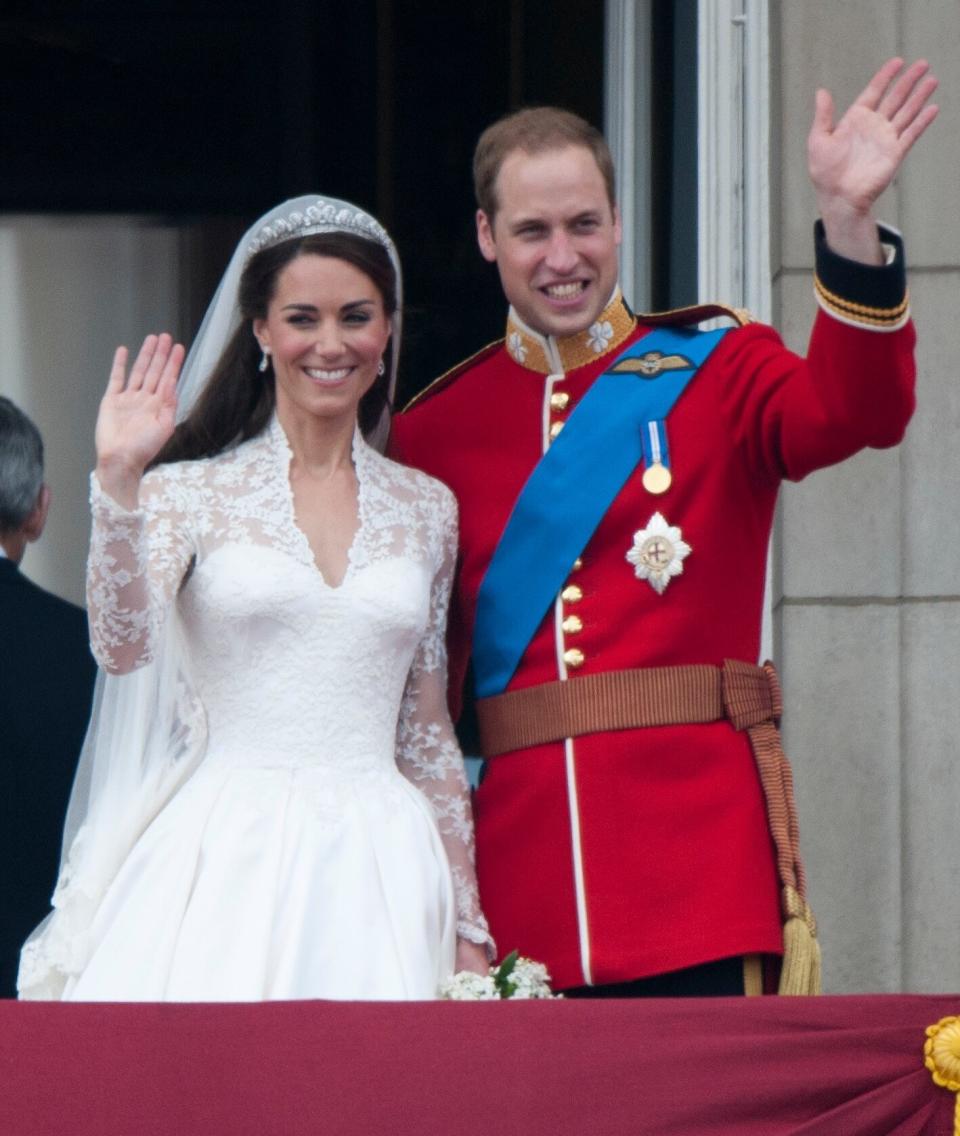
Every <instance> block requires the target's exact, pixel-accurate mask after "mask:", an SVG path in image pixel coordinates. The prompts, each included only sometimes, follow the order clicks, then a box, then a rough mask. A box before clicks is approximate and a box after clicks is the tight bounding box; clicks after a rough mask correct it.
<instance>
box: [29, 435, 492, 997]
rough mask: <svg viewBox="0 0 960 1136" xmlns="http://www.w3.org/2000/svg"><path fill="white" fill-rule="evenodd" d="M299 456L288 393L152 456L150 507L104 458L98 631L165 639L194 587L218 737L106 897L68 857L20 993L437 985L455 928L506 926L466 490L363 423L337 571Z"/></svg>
mask: <svg viewBox="0 0 960 1136" xmlns="http://www.w3.org/2000/svg"><path fill="white" fill-rule="evenodd" d="M290 459H291V454H290V450H289V447H288V445H287V442H286V437H285V435H284V433H283V430H282V428H281V426H280V425H279V423H278V422H277V420H276V419H274V420H273V421H272V423H271V424H270V426H269V427H268V428H267V430H265V431H264V432H263V433H262V434H261V435H259V436H258V437H257V438H255V439H253V440H251V441H248V442H246V443H244V444H242V445H240V446H238V447H237V448H236V449H234V450H232V451H229V452H228V453H226V454H221V455H219V456H218V457H216V458H212V459H208V460H203V461H194V462H183V463H178V464H175V465H167V466H162V467H160V468H158V469H157V470H155V471H153V472H151V473H150V474H148V475H147V477H146V478H145V479H144V481H143V484H142V490H141V507H140V509H139V510H138V511H136V512H132V513H131V512H126V511H125V510H123V509H122V508H121V507H120V506H118V505H117V504H116V503H115V502H113V501H112V500H111V499H110V498H108V497H107V496H106V495H105V494H104V493H103V492H102V491H101V490H100V489H99V487H98V486H97V483H96V480H95V479H94V482H93V493H92V496H93V516H94V531H93V540H92V543H91V555H90V564H89V567H88V599H89V602H90V605H91V633H92V640H93V647H94V650H95V653H96V654H97V656H98V659H99V661H100V662H101V664H102V665H106V666H107V667H108V669H112V670H121V671H127V670H130V669H131V667H132V666H134V664H135V665H136V667H140V666H142V665H144V664H147V663H149V662H150V660H151V658H152V655H153V652H154V648H155V645H156V644H157V643H158V642H160V641H161V639H162V636H163V635H164V634H165V630H164V629H165V627H166V626H167V624H168V623H169V622H170V615H171V612H173V611H174V609H175V621H176V623H177V625H178V627H179V635H180V639H181V642H182V655H183V657H184V659H185V660H186V662H187V664H188V666H189V674H190V680H191V689H192V694H191V698H192V705H193V706H194V710H193V711H192V712H191V711H188V712H186V713H181V717H182V718H183V719H184V720H187V719H189V717H190V714H191V713H193V715H194V717H198V718H200V720H201V726H199V727H198V726H196V724H194V727H192V732H193V733H194V734H200V735H201V736H202V738H203V741H202V743H201V744H200V745H199V746H198V747H195V748H198V750H199V755H198V757H197V759H196V761H195V763H194V764H193V765H192V766H191V768H190V771H189V773H188V775H186V776H183V775H182V773H181V774H180V775H179V776H178V778H175V779H174V781H173V784H174V788H173V789H172V791H170V790H165V789H159V790H157V789H151V790H150V792H151V793H152V794H153V795H154V797H155V799H154V801H153V803H152V804H151V805H150V806H149V807H148V808H147V810H146V814H145V815H144V816H143V818H142V820H140V821H138V822H137V823H136V824H135V826H134V829H135V831H134V832H133V833H132V834H131V835H130V837H129V839H128V840H127V842H126V844H127V846H126V847H125V848H124V850H123V854H122V856H117V857H116V870H115V871H112V870H111V872H110V878H109V880H106V879H105V880H104V881H103V886H102V888H100V889H99V891H100V892H101V894H97V895H95V896H94V897H93V900H92V901H91V899H90V896H89V893H90V891H91V890H95V889H93V888H91V886H90V885H89V884H87V885H86V886H85V889H84V890H85V892H86V893H87V894H86V896H85V897H84V902H83V903H78V902H77V899H76V896H75V895H74V894H73V892H75V891H76V890H77V885H76V881H75V879H74V876H75V875H77V874H78V873H77V872H75V871H74V870H73V869H72V868H71V864H70V860H69V859H68V861H67V865H66V867H65V870H64V873H63V876H62V879H61V883H60V885H59V886H58V893H57V895H56V896H55V907H56V908H57V909H58V910H55V912H54V915H53V917H52V919H51V920H50V921H48V923H47V924H45V925H42V927H41V930H40V932H39V934H38V935H36V936H35V937H34V939H33V940H31V942H30V943H28V945H27V947H26V948H25V949H24V955H23V962H22V965H21V978H20V981H21V996H22V997H62V998H66V999H74V1000H85V1001H97V1000H111V1001H194V1000H200V1001H235V1000H236V1001H244V1000H261V999H275V998H348V999H407V998H433V997H435V996H436V992H437V986H438V983H439V982H441V981H442V980H443V979H445V978H446V977H448V976H449V975H450V973H451V972H452V970H453V965H454V951H455V943H456V936H457V934H458V933H459V934H461V935H463V936H465V937H467V938H469V939H471V940H472V941H475V942H479V943H483V942H485V941H486V940H487V929H486V924H485V923H484V920H483V916H482V914H481V912H480V909H479V904H478V900H477V892H476V883H475V877H474V870H473V829H472V821H471V817H470V805H469V796H468V790H467V785H466V781H465V778H464V774H463V762H462V757H461V755H460V752H459V749H458V747H457V745H456V741H455V739H454V736H453V733H452V730H451V727H450V723H449V719H448V717H447V712H446V701H445V695H446V691H445V684H446V659H445V651H444V643H443V639H444V624H445V618H446V610H447V603H448V597H449V591H450V584H451V577H452V574H453V568H454V562H455V556H456V519H455V505H454V503H453V498H452V495H451V494H450V492H449V491H448V490H447V489H446V488H445V487H443V486H442V485H440V484H439V483H438V482H436V481H433V480H432V479H430V478H428V477H426V476H425V475H424V474H421V473H418V472H416V471H413V470H410V469H406V468H403V467H401V466H398V465H396V464H395V463H393V462H391V461H389V460H388V459H386V458H384V457H382V456H381V455H380V454H379V453H377V452H376V451H374V450H373V449H371V448H370V447H369V446H367V445H366V443H365V442H364V441H363V440H362V439H361V437H360V435H359V432H357V434H356V436H355V440H354V461H355V465H356V471H357V478H358V482H359V521H360V523H359V528H358V531H357V534H356V536H355V538H354V541H353V545H352V547H351V549H350V554H349V565H348V568H347V572H346V576H345V577H344V579H343V581H342V583H340V584H339V585H338V586H335V587H333V586H330V585H329V584H328V583H326V582H325V581H324V579H323V577H322V575H321V573H320V571H319V570H318V569H317V567H316V565H315V563H314V560H313V556H312V553H311V550H310V547H309V544H308V542H307V540H306V537H305V535H304V534H303V532H302V531H301V530H300V529H299V528H298V526H297V524H296V520H295V517H294V511H293V497H292V493H291V490H290V485H289V464H290ZM112 681H115V682H119V683H124V682H127V681H128V677H127V676H125V677H123V678H121V679H119V680H112ZM200 709H202V716H201V715H199V714H198V711H199V710H200ZM204 719H205V722H204V721H203V720H204ZM160 783H161V782H158V784H160ZM100 814H101V815H100V816H99V819H98V818H97V816H96V815H95V814H91V819H90V821H89V824H90V825H93V824H100V825H103V824H104V823H107V824H109V823H110V820H109V818H107V819H106V820H105V818H104V816H103V815H102V814H103V809H101V810H100ZM117 823H118V824H121V822H120V821H119V820H118V821H117ZM128 827H129V826H128ZM93 835H94V836H95V835H96V834H93ZM90 836H91V834H90V833H89V832H86V831H85V830H84V829H81V831H80V834H79V837H78V840H77V842H76V846H77V847H78V848H79V849H80V852H82V851H83V847H84V843H85V841H89V840H90ZM80 852H78V859H79V860H80V861H81V862H82V856H81V855H80ZM107 860H108V861H109V857H107ZM88 874H89V873H88ZM59 909H62V911H61V910H59ZM81 909H82V914H81V916H80V917H79V918H78V915H77V911H78V910H81ZM58 917H60V919H59V922H60V925H59V926H58Z"/></svg>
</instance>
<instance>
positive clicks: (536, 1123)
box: [0, 995, 960, 1136]
mask: <svg viewBox="0 0 960 1136" xmlns="http://www.w3.org/2000/svg"><path fill="white" fill-rule="evenodd" d="M957 1014H960V995H956V996H947V995H943V996H879V995H877V996H870V997H823V998H758V999H725V998H724V999H697V1000H662V1001H646V1002H630V1001H602V1002H583V1001H578V1002H552V1003H531V1002H527V1003H478V1004H465V1003H413V1004H410V1003H406V1004H384V1003H368V1004H358V1003H333V1002H289V1003H268V1004H262V1005H220V1006H187V1005H140V1006H130V1005H99V1006H97V1005H56V1004H48V1003H26V1004H18V1003H15V1002H0V1133H3V1136H41V1134H42V1136H46V1134H50V1136H53V1134H56V1136H65V1134H67V1133H69V1134H70V1136H155V1134H156V1136H160V1134H161V1133H162V1134H163V1136H169V1134H173V1136H193V1134H194V1133H197V1134H199V1133H203V1134H204V1136H220V1134H224V1136H227V1134H229V1136H248V1134H249V1136H265V1134H273V1133H276V1134H283V1136H301V1134H302V1136H308V1134H309V1136H315V1134H317V1133H323V1134H324V1136H380V1134H387V1133H390V1134H391V1136H393V1134H395V1133H418V1134H419V1133H425V1134H436V1136H441V1134H442V1136H474V1134H476V1136H480V1134H483V1136H509V1134H514V1133H517V1134H520V1133H522V1134H523V1136H540V1134H544V1136H566V1134H568V1133H569V1134H576V1136H585V1134H590V1136H594V1134H596V1136H601V1134H602V1136H618V1134H621V1133H623V1134H630V1136H637V1134H647V1133H650V1134H654V1136H713V1134H715V1136H921V1134H922V1136H952V1134H953V1131H954V1129H953V1124H954V1106H955V1094H954V1093H952V1092H951V1091H949V1090H948V1089H946V1088H942V1087H939V1086H938V1085H936V1084H934V1082H933V1080H932V1078H931V1074H930V1072H928V1070H927V1069H926V1068H925V1067H924V1057H923V1046H924V1040H925V1029H926V1027H927V1026H930V1025H934V1024H935V1023H937V1022H938V1021H939V1020H940V1019H942V1018H945V1017H948V1016H953V1015H957ZM957 1056H958V1059H960V1052H958V1054H957Z"/></svg>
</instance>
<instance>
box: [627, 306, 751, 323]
mask: <svg viewBox="0 0 960 1136" xmlns="http://www.w3.org/2000/svg"><path fill="white" fill-rule="evenodd" d="M717 318H725V319H730V320H733V322H734V323H735V324H736V325H737V327H744V326H745V325H746V324H748V323H756V322H757V317H756V316H755V315H753V314H752V313H751V312H748V311H747V309H746V308H731V307H730V306H729V305H727V304H691V305H690V307H687V308H671V309H670V311H667V312H638V313H637V319H638V320H639V322H640V323H645V324H647V325H648V326H650V327H678V326H679V327H683V326H689V325H690V324H697V323H703V321H704V320H708V319H717Z"/></svg>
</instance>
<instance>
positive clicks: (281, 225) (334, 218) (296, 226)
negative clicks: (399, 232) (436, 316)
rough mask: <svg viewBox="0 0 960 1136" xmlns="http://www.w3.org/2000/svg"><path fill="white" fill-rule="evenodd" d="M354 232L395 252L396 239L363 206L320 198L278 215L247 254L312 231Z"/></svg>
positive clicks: (250, 254)
mask: <svg viewBox="0 0 960 1136" xmlns="http://www.w3.org/2000/svg"><path fill="white" fill-rule="evenodd" d="M341 232H352V233H356V235H357V236H359V237H366V238H367V239H368V240H371V241H376V242H377V244H379V245H383V247H384V248H385V249H386V250H387V251H388V252H389V253H390V254H391V256H393V255H395V253H394V248H393V241H391V240H390V236H389V234H388V233H387V230H386V229H385V228H384V227H383V226H382V225H381V224H380V222H379V221H377V220H376V219H375V218H374V217H371V216H370V214H369V213H364V211H363V210H362V209H354V208H350V207H345V206H343V205H339V204H338V205H333V204H331V203H330V202H329V201H325V200H324V199H323V198H322V197H318V198H317V200H316V204H314V205H308V206H307V208H306V209H304V210H303V211H300V210H295V211H294V212H293V213H290V214H288V216H286V217H278V218H277V219H276V221H272V222H271V223H270V224H269V225H264V226H263V228H262V229H260V231H259V232H258V233H257V235H256V236H255V237H254V238H253V240H252V241H251V242H250V244H249V245H248V246H247V256H248V257H251V256H253V254H254V253H257V252H259V251H260V250H261V249H265V248H267V247H269V246H270V245H275V244H279V243H280V242H281V241H286V240H291V239H292V238H294V237H306V236H309V235H310V234H312V233H341Z"/></svg>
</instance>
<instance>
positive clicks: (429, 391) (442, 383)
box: [400, 339, 503, 414]
mask: <svg viewBox="0 0 960 1136" xmlns="http://www.w3.org/2000/svg"><path fill="white" fill-rule="evenodd" d="M502 346H503V340H502V339H495V340H494V341H493V343H488V344H487V345H486V347H481V348H480V350H479V351H477V352H476V353H475V354H473V355H471V356H469V357H468V358H467V359H463V360H462V361H461V362H459V363H457V364H456V366H454V367H451V368H450V370H449V371H445V372H444V373H443V374H442V375H441V376H440V377H439V378H438V379H434V380H433V382H432V383H430V385H429V386H426V387H424V388H423V390H422V391H420V393H419V394H415V395H414V396H413V398H411V399H410V401H409V402H408V403H407V405H406V406H405V407H403V409H402V410H401V412H400V413H401V414H406V412H407V411H408V410H412V409H413V407H415V406H419V405H420V403H421V402H425V401H426V400H427V399H428V398H430V397H431V396H432V395H435V394H438V393H439V392H440V391H442V390H444V389H445V388H446V387H448V386H449V385H450V384H451V383H452V382H453V380H454V379H456V378H459V376H460V375H462V374H463V372H464V371H467V370H469V369H470V368H471V367H472V366H474V365H475V364H476V363H480V362H482V361H483V360H484V359H486V358H487V356H488V355H492V354H493V353H494V351H498V350H499V349H500V348H501V347H502Z"/></svg>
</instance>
